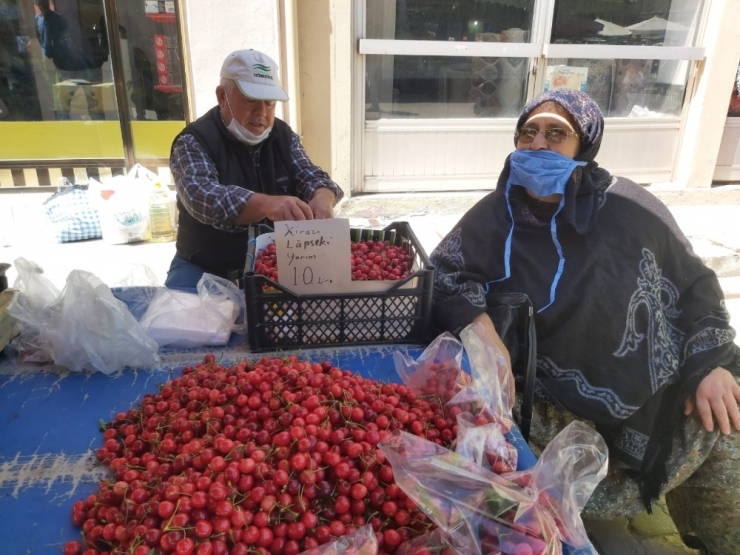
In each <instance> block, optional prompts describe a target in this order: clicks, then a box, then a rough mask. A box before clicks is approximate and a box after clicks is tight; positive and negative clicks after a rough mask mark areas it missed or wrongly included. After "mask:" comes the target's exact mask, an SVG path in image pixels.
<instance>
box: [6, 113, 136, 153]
mask: <svg viewBox="0 0 740 555" xmlns="http://www.w3.org/2000/svg"><path fill="white" fill-rule="evenodd" d="M55 158H123V141H122V139H121V124H120V123H119V122H117V121H31V122H21V121H10V122H5V123H0V160H28V159H31V160H33V159H55Z"/></svg>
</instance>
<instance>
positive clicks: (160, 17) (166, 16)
mask: <svg viewBox="0 0 740 555" xmlns="http://www.w3.org/2000/svg"><path fill="white" fill-rule="evenodd" d="M146 16H147V17H148V18H149V19H153V20H154V21H156V22H157V23H175V14H173V13H148V14H146Z"/></svg>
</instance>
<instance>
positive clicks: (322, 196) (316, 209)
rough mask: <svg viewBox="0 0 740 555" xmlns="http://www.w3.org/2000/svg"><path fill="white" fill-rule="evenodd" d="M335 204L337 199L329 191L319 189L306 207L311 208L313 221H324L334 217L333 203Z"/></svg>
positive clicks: (323, 188) (324, 188) (322, 188)
mask: <svg viewBox="0 0 740 555" xmlns="http://www.w3.org/2000/svg"><path fill="white" fill-rule="evenodd" d="M336 202H337V197H336V195H335V194H334V193H333V192H332V190H331V189H328V188H326V187H319V188H318V189H316V192H315V193H314V194H313V198H312V199H311V201H310V202H309V203H308V206H310V207H311V211H312V212H313V217H314V218H315V219H317V220H325V219H327V218H333V217H334V203H336Z"/></svg>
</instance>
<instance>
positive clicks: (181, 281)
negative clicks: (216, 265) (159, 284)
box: [164, 256, 206, 290]
mask: <svg viewBox="0 0 740 555" xmlns="http://www.w3.org/2000/svg"><path fill="white" fill-rule="evenodd" d="M205 273H206V271H205V270H204V269H203V268H201V267H200V266H196V265H195V264H193V263H192V262H188V261H187V260H185V259H184V258H180V257H179V256H176V257H175V258H173V259H172V264H170V269H169V270H167V279H166V280H165V282H164V286H165V287H168V288H170V289H192V290H195V289H196V288H197V286H198V282H199V281H200V278H201V277H203V274H205Z"/></svg>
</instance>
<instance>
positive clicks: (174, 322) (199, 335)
mask: <svg viewBox="0 0 740 555" xmlns="http://www.w3.org/2000/svg"><path fill="white" fill-rule="evenodd" d="M246 314H247V305H246V300H245V298H244V293H243V292H242V291H241V290H240V289H239V288H238V287H237V286H236V285H234V284H233V283H232V282H230V281H229V280H226V279H223V278H220V277H218V276H214V275H211V274H203V277H202V278H201V279H200V281H199V282H198V292H197V293H188V292H186V291H177V290H174V289H166V288H161V289H158V290H157V291H156V292H155V293H154V296H153V297H152V299H151V302H150V303H149V307H148V308H147V310H146V312H144V314H143V315H142V317H141V320H140V321H139V322H140V324H141V325H142V327H143V328H144V330H145V331H146V333H147V334H148V335H149V337H151V338H152V339H154V340H155V341H156V342H157V343H158V344H159V345H160V346H165V345H167V346H169V347H185V348H189V347H200V346H207V345H225V344H226V343H228V341H229V337H230V336H231V333H232V332H235V333H244V332H245V331H246V323H245V322H246ZM235 322H236V323H235Z"/></svg>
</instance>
